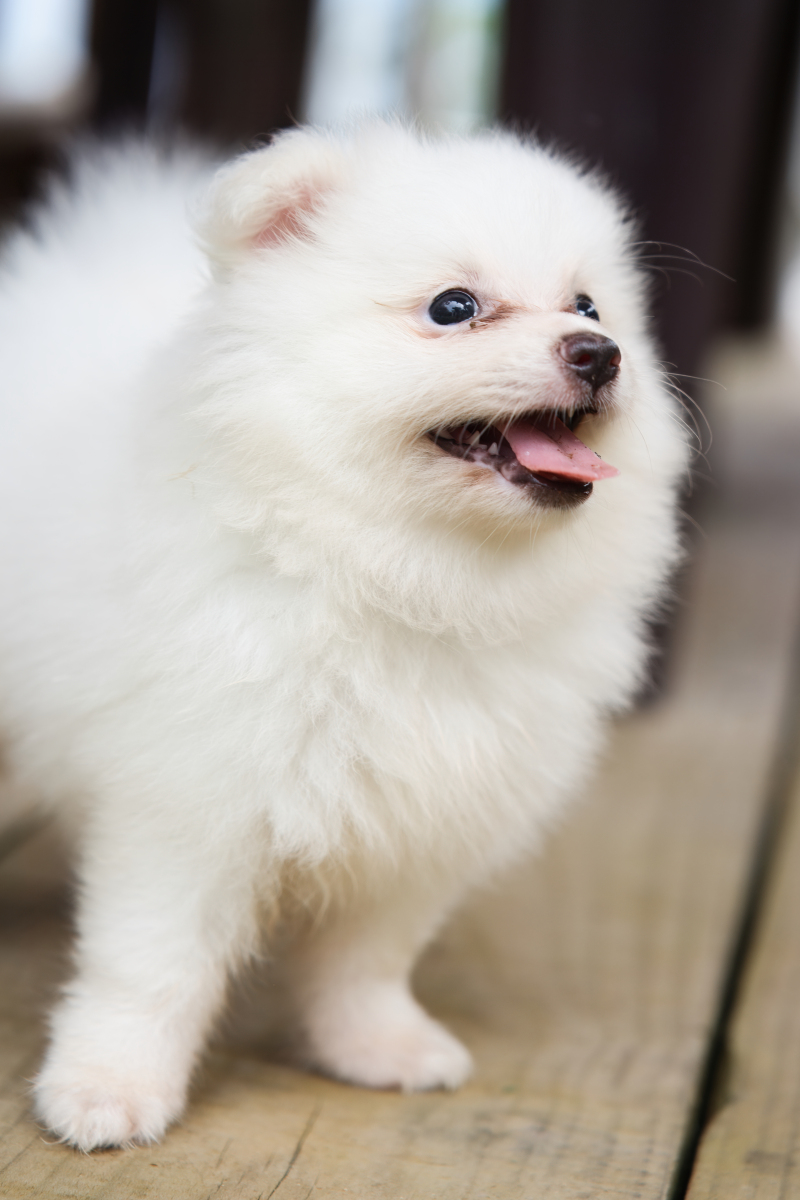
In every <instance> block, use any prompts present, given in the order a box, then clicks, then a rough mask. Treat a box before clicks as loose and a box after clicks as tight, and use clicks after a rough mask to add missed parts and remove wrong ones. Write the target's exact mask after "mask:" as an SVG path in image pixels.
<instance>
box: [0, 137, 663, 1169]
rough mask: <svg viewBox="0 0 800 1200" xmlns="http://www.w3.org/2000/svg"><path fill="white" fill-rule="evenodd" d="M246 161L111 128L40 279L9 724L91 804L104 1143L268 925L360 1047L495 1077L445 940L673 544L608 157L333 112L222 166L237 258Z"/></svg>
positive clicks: (17, 316)
mask: <svg viewBox="0 0 800 1200" xmlns="http://www.w3.org/2000/svg"><path fill="white" fill-rule="evenodd" d="M207 174H208V168H207V166H206V165H204V164H202V163H200V162H196V161H192V160H191V159H190V158H189V157H188V156H183V157H182V156H180V155H179V156H177V157H175V158H173V159H172V160H169V159H164V158H159V156H158V155H157V154H156V153H155V152H152V151H147V150H145V149H143V148H141V147H138V148H137V147H128V148H127V149H123V150H118V151H116V152H114V153H106V154H105V155H102V154H101V155H95V156H94V157H92V156H89V157H88V158H86V159H85V161H83V163H82V164H79V165H78V168H77V171H76V178H75V180H74V186H73V188H72V189H71V190H67V189H64V190H63V191H60V192H58V193H57V194H56V195H55V196H54V197H53V198H52V199H51V201H50V203H49V205H47V206H46V207H45V208H44V209H43V211H42V212H40V213H39V215H38V217H36V218H35V219H34V222H33V226H32V229H31V230H29V231H28V232H23V233H20V234H18V235H16V236H15V237H14V238H13V239H12V240H11V242H10V244H9V245H8V246H7V248H6V254H5V267H4V273H3V277H2V290H1V292H0V318H1V319H2V336H1V339H0V347H1V353H2V362H3V376H4V383H3V393H4V396H3V406H2V437H0V442H1V443H2V451H0V454H1V455H2V467H1V469H0V478H1V479H2V484H1V485H0V486H2V512H3V533H2V546H1V547H0V561H1V562H2V564H3V571H4V573H5V575H6V579H5V581H4V585H3V588H2V600H0V663H1V666H0V717H1V718H2V724H3V728H4V730H5V737H6V739H7V759H8V763H9V766H10V768H11V772H12V776H13V782H14V788H15V792H16V796H17V797H20V796H25V797H31V800H32V802H33V800H34V799H35V800H36V801H37V802H39V803H43V804H46V805H49V806H58V808H59V809H60V811H62V812H63V813H67V814H71V815H72V816H73V817H74V818H79V821H80V825H81V830H82V833H81V845H80V855H79V864H78V871H79V878H80V890H79V899H78V913H77V921H78V936H77V947H76V952H75V974H74V977H73V979H72V981H71V982H70V983H69V984H68V985H67V987H66V989H65V991H64V995H63V998H62V1000H61V1001H60V1003H59V1004H58V1006H57V1008H56V1010H55V1012H54V1014H53V1018H52V1041H51V1044H50V1048H49V1051H48V1054H47V1057H46V1060H45V1063H44V1066H43V1068H42V1071H41V1074H40V1075H39V1078H38V1081H37V1083H36V1105H37V1112H38V1114H39V1116H40V1118H41V1120H42V1121H43V1122H44V1123H45V1124H46V1125H47V1126H48V1127H49V1128H50V1129H52V1130H54V1131H55V1132H56V1133H57V1134H58V1135H60V1136H61V1137H62V1138H63V1139H65V1140H67V1141H69V1142H72V1143H74V1144H75V1145H76V1146H80V1147H82V1148H83V1149H90V1148H92V1147H95V1146H103V1145H119V1144H124V1143H128V1142H132V1141H147V1140H150V1139H154V1138H158V1137H159V1136H160V1135H161V1134H162V1133H163V1131H164V1129H165V1127H166V1126H167V1125H168V1123H169V1122H170V1121H173V1120H174V1119H175V1118H176V1117H177V1116H178V1115H179V1113H180V1112H181V1110H182V1108H183V1106H184V1103H185V1098H186V1091H187V1086H188V1084H189V1080H190V1076H191V1072H192V1068H193V1066H194V1064H195V1062H196V1060H197V1057H198V1054H199V1053H200V1051H201V1049H202V1046H203V1042H204V1039H205V1038H206V1036H207V1034H208V1032H209V1029H210V1027H211V1025H212V1023H213V1021H214V1019H215V1017H216V1015H217V1014H218V1012H219V1010H220V1008H221V1006H222V1004H223V1001H224V996H225V990H226V981H227V979H228V977H229V974H230V972H231V971H232V970H234V969H236V968H237V967H238V966H239V965H240V964H242V963H243V962H244V961H245V960H247V959H248V957H250V956H252V955H253V954H254V953H255V952H257V950H258V948H259V945H260V937H261V935H262V933H263V930H264V928H265V927H269V928H272V929H277V928H278V927H279V926H280V927H281V928H282V929H285V928H286V927H287V926H291V927H292V928H293V930H294V941H293V949H292V950H291V952H290V953H289V961H288V970H289V973H290V977H291V978H292V980H293V983H294V986H295V987H296V994H297V1007H298V1011H299V1013H300V1014H301V1017H302V1024H303V1027H304V1031H305V1036H306V1039H307V1045H308V1054H309V1059H310V1061H311V1062H312V1063H313V1064H314V1065H315V1066H317V1067H318V1068H319V1069H321V1070H324V1071H327V1072H329V1073H331V1074H332V1075H335V1076H337V1077H339V1078H340V1079H344V1080H351V1081H352V1082H354V1083H359V1084H366V1085H368V1086H373V1087H400V1088H404V1089H414V1088H431V1087H439V1086H444V1087H455V1086H456V1085H458V1084H459V1083H460V1082H461V1081H462V1080H463V1079H464V1078H465V1077H466V1076H467V1074H468V1072H469V1070H470V1059H469V1055H468V1054H467V1051H466V1050H465V1049H464V1048H463V1046H461V1045H460V1044H459V1043H458V1042H457V1041H456V1040H455V1039H454V1038H453V1037H452V1036H451V1035H450V1034H449V1033H448V1032H447V1031H446V1030H445V1029H443V1028H442V1027H441V1026H440V1025H439V1024H438V1023H437V1022H436V1021H434V1020H432V1019H431V1018H430V1017H429V1016H428V1015H427V1014H426V1013H425V1012H424V1011H423V1010H422V1009H421V1008H420V1007H419V1005H418V1004H417V1003H416V1001H415V1000H414V998H413V996H412V994H411V991H410V989H409V975H410V972H411V969H412V967H413V964H414V961H415V958H416V957H417V955H418V953H419V951H420V949H421V947H422V946H424V944H425V943H426V942H427V941H428V940H429V939H430V938H431V936H432V935H433V934H434V933H435V931H436V930H437V929H438V927H439V926H440V924H441V922H442V920H443V919H444V917H445V916H446V915H447V914H448V913H449V912H450V910H451V909H452V907H453V906H454V905H455V904H456V903H457V902H458V901H459V899H460V898H461V896H462V895H463V893H464V891H465V889H466V888H467V887H469V886H473V885H475V884H476V883H478V882H480V881H481V880H483V879H485V878H486V877H487V876H488V875H489V873H491V872H494V871H496V870H497V868H498V867H500V866H501V865H503V864H504V863H507V862H508V861H509V860H510V859H511V858H512V857H513V856H515V855H518V854H520V852H522V851H524V850H525V849H526V848H528V847H529V846H530V845H531V844H532V842H533V841H534V840H535V839H536V837H537V834H538V833H539V832H540V831H541V830H542V829H543V827H545V826H546V825H547V823H548V821H550V819H551V818H552V816H553V814H554V813H555V812H557V811H558V810H559V808H560V806H561V805H562V804H563V801H564V798H565V796H566V795H567V793H569V792H572V791H574V790H575V788H576V787H577V785H579V784H580V782H581V781H582V780H583V778H584V777H585V774H586V771H587V769H588V767H589V766H590V765H591V762H592V759H593V758H594V756H595V753H596V751H597V749H598V745H599V744H600V742H601V738H602V732H603V726H604V722H605V721H606V719H607V716H608V714H609V713H610V712H611V711H613V710H615V709H618V708H619V707H620V706H621V705H622V704H624V702H625V700H626V698H627V697H628V696H629V695H630V693H631V690H632V688H633V687H634V685H635V684H636V682H637V680H638V679H639V678H640V676H641V669H642V662H643V656H644V650H643V640H642V625H643V620H644V617H645V615H646V613H647V612H648V610H649V609H650V608H651V606H652V605H653V602H654V600H655V599H656V598H657V597H658V595H659V591H660V589H661V587H662V586H663V580H664V577H665V573H666V572H667V570H668V568H669V566H670V564H671V563H672V562H673V561H674V557H675V553H676V533H675V519H674V491H675V486H676V480H677V479H678V477H679V475H680V473H681V471H682V470H683V467H684V464H685V458H686V446H685V438H684V437H683V435H682V432H681V429H680V423H679V421H678V420H677V419H676V413H675V411H674V408H673V404H672V401H671V399H670V397H669V395H668V393H667V391H666V389H665V385H664V381H663V378H662V375H661V373H660V371H659V369H658V366H657V364H656V362H655V360H654V356H653V350H652V347H651V344H650V341H649V338H648V334H647V328H646V319H645V315H644V312H643V307H642V305H643V300H642V296H643V288H642V281H641V277H640V274H639V271H638V269H637V266H636V263H635V256H634V254H633V252H632V250H631V247H630V245H629V238H630V232H629V229H628V226H627V224H626V221H625V218H624V214H622V213H621V210H620V207H619V205H618V203H617V202H616V201H615V199H614V197H613V196H611V195H610V194H609V193H608V191H607V190H606V189H605V187H604V186H603V185H602V184H601V183H599V182H598V181H597V180H596V179H594V178H592V177H591V176H587V175H585V174H581V173H580V172H578V171H576V170H575V169H574V168H573V167H572V166H570V165H569V164H567V163H565V162H564V161H561V160H560V159H559V158H557V157H555V156H554V155H553V154H551V153H549V152H547V151H545V150H543V149H541V148H537V147H536V146H532V145H528V144H525V143H523V142H521V141H519V140H518V139H517V138H515V137H512V136H509V135H505V134H487V135H485V136H481V137H477V138H474V139H468V140H457V139H453V140H443V141H429V140H426V139H424V138H421V137H419V136H416V135H415V134H413V133H410V132H408V131H407V130H404V129H402V128H400V127H396V126H388V125H381V124H375V125H369V126H367V127H365V128H362V129H361V130H358V131H355V132H353V133H350V134H346V135H342V136H334V135H329V134H326V133H320V132H315V131H312V130H294V131H292V132H289V133H285V134H283V135H281V136H280V137H278V138H277V139H276V140H275V142H273V144H272V145H271V146H270V147H268V148H266V149H262V150H257V151H255V152H254V153H252V154H248V155H245V156H244V157H242V158H240V159H237V160H236V161H235V162H233V163H232V164H231V165H230V166H228V167H226V168H225V169H224V170H223V171H221V172H220V173H219V174H218V175H217V177H216V179H215V180H214V182H213V184H212V185H211V187H210V190H209V191H208V195H207V198H206V201H205V203H204V206H203V208H202V214H201V217H200V232H201V237H202V242H203V245H204V247H205V250H206V251H207V256H208V259H206V257H205V256H204V254H203V253H202V252H201V250H200V249H199V248H198V246H197V245H196V242H195V236H194V235H193V232H192V226H191V223H190V221H189V220H188V217H187V209H188V208H190V207H191V206H192V205H194V207H195V208H197V204H196V203H195V201H194V200H193V197H195V195H196V193H197V190H198V188H200V187H202V186H203V185H204V180H205V177H206V175H207ZM208 260H210V262H211V264H212V270H211V271H208V269H207V267H206V265H205V264H206V262H207V261H208ZM573 430H574V431H575V432H572V431H573ZM598 455H601V456H602V457H601V458H600V457H598ZM14 803H15V804H17V805H18V803H19V800H18V799H17V800H15V801H14Z"/></svg>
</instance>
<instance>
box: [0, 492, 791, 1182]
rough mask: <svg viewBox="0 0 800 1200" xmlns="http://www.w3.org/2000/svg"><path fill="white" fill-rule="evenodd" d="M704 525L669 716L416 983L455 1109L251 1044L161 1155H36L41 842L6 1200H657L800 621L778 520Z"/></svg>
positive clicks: (4, 1071)
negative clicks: (443, 1057)
mask: <svg viewBox="0 0 800 1200" xmlns="http://www.w3.org/2000/svg"><path fill="white" fill-rule="evenodd" d="M704 524H705V528H706V534H707V540H706V541H705V542H703V544H702V547H701V550H700V554H699V556H698V559H697V563H696V566H695V570H694V576H693V586H692V590H691V596H690V600H689V603H688V604H687V606H686V609H685V612H684V614H683V620H682V630H681V636H680V638H679V647H678V653H677V660H676V669H675V679H674V684H673V686H672V687H671V689H670V692H669V695H668V697H667V698H666V700H665V701H663V702H662V703H661V704H659V705H658V706H657V707H655V708H653V709H651V710H649V711H646V712H643V713H640V714H638V715H637V716H636V717H634V718H632V719H629V720H627V721H625V722H624V723H622V724H621V725H620V727H619V728H618V730H617V731H616V735H615V738H614V740H613V744H612V747H611V751H610V754H609V756H608V759H607V762H606V763H605V765H604V767H603V769H602V771H601V773H600V776H599V778H598V780H597V782H596V784H595V786H594V787H593V789H592V794H591V795H590V796H589V797H588V798H586V799H585V800H584V801H583V802H582V803H581V804H580V805H579V806H577V807H576V808H575V809H574V810H573V811H572V813H571V814H570V816H569V817H568V818H567V819H566V820H565V821H564V823H563V825H562V827H561V828H560V829H559V830H557V831H556V832H555V833H554V834H553V836H552V837H551V838H550V839H549V841H548V843H547V845H546V847H545V848H544V850H543V852H542V854H541V856H540V857H539V858H538V859H536V860H534V861H532V862H529V863H526V864H525V865H524V866H522V867H520V868H519V869H518V870H517V871H515V872H514V873H513V875H511V876H510V877H508V878H506V879H504V880H502V881H501V882H500V883H499V884H498V885H497V886H496V887H495V888H494V889H493V890H492V891H490V892H488V893H486V894H484V895H482V896H480V897H477V898H475V899H474V900H473V902H472V903H471V904H470V905H469V906H468V908H467V909H465V911H464V912H462V913H461V914H460V915H459V916H458V918H457V919H456V920H455V921H454V922H453V924H452V925H451V926H450V928H449V929H448V930H447V931H446V933H445V935H444V936H443V937H442V939H441V940H440V941H439V942H438V943H437V945H436V946H434V947H432V948H431V950H430V951H429V953H428V954H427V955H426V957H425V960H424V962H423V963H422V964H421V967H420V970H419V972H418V979H417V986H418V991H419V993H420V995H421V996H422V998H423V999H424V1000H425V1001H426V1002H427V1003H428V1004H429V1006H430V1007H431V1008H432V1010H433V1011H435V1012H436V1013H437V1014H438V1015H440V1016H442V1017H443V1018H444V1019H446V1020H447V1021H448V1022H449V1023H450V1025H451V1027H452V1028H453V1029H454V1030H455V1031H456V1032H457V1033H458V1034H459V1035H460V1036H461V1037H463V1038H464V1040H465V1041H466V1042H467V1043H468V1044H469V1046H470V1048H471V1049H472V1051H473V1053H474V1054H475V1058H476V1063H477V1073H476V1077H475V1080H474V1081H473V1082H472V1083H471V1084H469V1085H468V1086H467V1087H465V1088H464V1089H463V1090H462V1091H460V1092H459V1093H456V1094H455V1095H446V1094H441V1093H434V1094H428V1095H421V1096H401V1095H396V1094H387V1093H382V1094H381V1093H378V1094H376V1093H370V1092H367V1091H363V1090H359V1089H355V1088H349V1087H345V1086H342V1085H339V1084H336V1083H333V1082H330V1081H327V1080H324V1079H320V1078H316V1077H313V1076H310V1075H306V1074H304V1073H302V1072H301V1071H297V1070H294V1069H292V1068H291V1067H289V1066H286V1065H280V1064H278V1063H275V1062H270V1061H269V1059H268V1057H267V1056H266V1053H265V1049H264V1048H265V1046H267V1045H268V1044H269V1037H268V1034H267V1033H265V1034H264V1035H263V1037H256V1036H255V1035H253V1034H252V1033H251V1034H249V1035H248V1036H246V1037H241V1036H240V1037H238V1038H235V1037H230V1038H228V1040H227V1041H226V1042H221V1043H220V1044H219V1045H218V1046H217V1047H216V1049H215V1050H214V1052H213V1053H212V1055H211V1056H210V1057H209V1059H208V1062H207V1064H206V1066H205V1068H204V1070H203V1072H202V1074H201V1076H200V1078H199V1080H198V1083H197V1086H196V1088H195V1091H194V1094H193V1099H192V1104H191V1107H190V1109H189V1112H188V1114H187V1116H186V1119H185V1120H184V1122H183V1124H182V1125H181V1126H180V1127H178V1128H176V1129H174V1130H172V1131H171V1132H170V1133H169V1134H168V1136H167V1138H166V1139H165V1141H164V1142H163V1144H162V1145H160V1146H157V1147H150V1148H140V1149H134V1150H126V1151H110V1152H104V1153H100V1154H95V1155H92V1156H82V1155H80V1154H77V1153H74V1152H73V1151H71V1150H68V1149H66V1148H64V1147H62V1146H57V1145H49V1144H47V1142H46V1141H45V1140H44V1138H43V1135H42V1133H41V1131H39V1130H37V1129H36V1127H35V1125H34V1124H33V1123H32V1122H31V1120H30V1118H29V1116H28V1111H27V1087H26V1084H25V1083H24V1078H25V1077H28V1078H29V1077H30V1075H31V1073H32V1072H33V1071H34V1069H35V1064H36V1061H37V1058H38V1055H39V1053H40V1050H41V1044H42V1027H41V1011H42V1008H43V1006H44V1004H45V1001H46V999H47V997H48V995H49V994H50V993H51V992H52V989H53V987H54V984H55V981H56V980H57V979H58V978H59V977H60V976H61V975H62V973H63V969H64V966H63V964H64V951H63V947H64V941H63V939H64V932H63V918H60V917H59V915H58V912H57V911H55V910H54V908H53V906H52V904H51V903H50V902H49V901H48V894H47V891H46V888H45V887H44V885H43V884H37V883H36V881H35V880H34V882H32V883H30V884H29V885H28V886H27V888H23V887H22V886H21V883H20V877H21V875H22V871H21V868H20V865H19V864H20V862H21V861H22V860H23V859H24V858H25V855H26V854H27V855H29V857H30V856H32V855H33V854H34V852H35V847H34V848H31V847H28V848H27V849H26V848H23V849H22V850H20V851H17V852H16V854H15V855H14V856H12V858H11V859H10V860H9V861H8V862H7V863H6V864H5V866H4V867H0V899H2V901H3V904H2V908H1V909H0V920H2V926H1V927H0V932H2V938H1V939H0V1196H2V1197H3V1200H6V1198H7V1200H22V1198H23V1197H24V1198H27V1197H34V1196H36V1197H39V1196H41V1197H48V1200H49V1198H50V1197H75V1198H78V1197H79V1198H80V1200H99V1198H100V1197H102V1198H103V1200H122V1198H123V1197H124V1198H125V1200H129V1198H131V1197H158V1198H159V1200H172V1198H173V1197H174V1198H175V1200H178V1198H180V1200H211V1198H212V1197H213V1198H214V1200H234V1198H235V1200H268V1198H269V1197H271V1196H273V1195H277V1196H278V1198H279V1200H310V1198H311V1197H313V1198H315V1200H340V1198H342V1200H343V1198H345V1197H347V1198H353V1197H367V1196H369V1197H385V1198H386V1200H433V1198H436V1200H484V1198H490V1197H491V1198H496V1200H500V1198H502V1200H523V1198H524V1200H534V1198H535V1200H539V1198H540V1197H547V1198H548V1200H562V1198H563V1200H567V1198H569V1200H579V1198H587V1200H588V1198H589V1197H592V1198H594V1197H602V1196H608V1197H615V1198H616V1197H625V1198H627V1197H630V1198H631V1200H633V1197H636V1198H637V1200H649V1198H651V1197H664V1196H666V1195H667V1193H668V1189H669V1185H670V1180H671V1179H672V1177H673V1174H674V1171H675V1165H676V1160H677V1155H678V1152H679V1149H680V1146H681V1143H682V1139H683V1136H684V1133H685V1129H686V1125H687V1121H688V1120H689V1116H690V1112H691V1107H692V1104H693V1102H694V1099H695V1096H696V1087H697V1080H698V1074H699V1070H700V1067H701V1064H702V1061H703V1058H704V1055H705V1052H706V1047H707V1042H708V1034H709V1029H710V1027H711V1025H712V1024H713V1021H714V1019H715V1015H716V1006H717V1000H718V992H719V986H720V981H721V977H722V974H723V971H724V968H725V964H726V961H727V956H728V952H729V947H730V944H731V941H732V938H733V936H734V933H735V926H736V920H737V917H738V912H739V905H740V900H741V895H742V888H743V884H744V881H745V879H746V878H747V875H748V871H749V865H750V857H751V853H752V846H753V844H754V840H755V832H756V829H757V827H758V824H759V820H760V815H761V807H762V803H763V798H764V793H765V782H766V779H767V777H768V774H769V769H770V765H771V761H772V756H773V753H774V747H775V737H776V729H777V727H778V723H779V716H780V712H781V706H782V703H783V699H784V689H785V683H786V673H787V661H788V655H789V648H790V645H791V643H792V639H793V636H794V625H795V617H796V614H797V612H798V611H799V610H800V532H798V530H797V529H795V528H794V527H793V526H792V525H791V523H786V524H781V523H775V521H774V520H773V519H772V514H771V513H770V512H769V511H766V510H765V511H764V512H756V513H755V514H754V515H752V516H747V515H746V514H742V513H741V512H739V513H738V514H734V515H731V510H730V506H729V505H727V503H726V502H725V501H724V497H720V498H719V499H718V500H717V501H716V502H715V504H714V506H713V509H712V511H711V512H710V513H709V515H708V517H707V519H706V520H705V521H704ZM742 563H746V564H747V569H746V570H745V571H743V570H742ZM263 1003H264V1005H265V1008H268V1007H269V1003H270V994H269V991H268V990H266V991H265V992H264V994H263ZM250 1008H251V1009H252V1008H253V1001H252V1000H251V1002H250ZM250 1028H251V1026H250V1025H248V1029H250ZM704 1152H705V1151H704ZM723 1194H727V1193H724V1192H714V1191H711V1192H708V1193H703V1200H705V1196H706V1195H709V1196H711V1195H714V1196H716V1195H720V1196H722V1195H723ZM734 1194H738V1193H734ZM743 1194H745V1193H743ZM747 1194H749V1193H747ZM771 1194H772V1193H770V1195H771ZM775 1194H776V1195H777V1194H778V1193H775ZM753 1195H756V1193H755V1192H754V1193H753ZM758 1195H759V1196H760V1193H758ZM765 1195H766V1193H765ZM692 1200H700V1194H698V1195H697V1196H696V1197H695V1196H693V1197H692Z"/></svg>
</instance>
